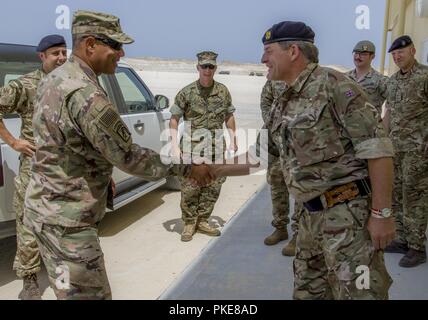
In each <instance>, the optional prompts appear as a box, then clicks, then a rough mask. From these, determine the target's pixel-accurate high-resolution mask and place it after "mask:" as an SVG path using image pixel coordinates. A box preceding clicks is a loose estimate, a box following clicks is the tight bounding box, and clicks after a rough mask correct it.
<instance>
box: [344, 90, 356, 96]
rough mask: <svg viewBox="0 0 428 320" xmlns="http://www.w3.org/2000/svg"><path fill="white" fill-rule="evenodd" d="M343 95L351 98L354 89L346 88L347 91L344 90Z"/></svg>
mask: <svg viewBox="0 0 428 320" xmlns="http://www.w3.org/2000/svg"><path fill="white" fill-rule="evenodd" d="M345 95H346V96H347V97H348V98H351V97H353V96H355V93H354V91H352V90H351V89H350V90H348V91H346V92H345Z"/></svg>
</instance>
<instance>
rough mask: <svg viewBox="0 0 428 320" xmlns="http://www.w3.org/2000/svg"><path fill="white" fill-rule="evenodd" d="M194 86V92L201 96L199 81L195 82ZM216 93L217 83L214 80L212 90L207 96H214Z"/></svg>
mask: <svg viewBox="0 0 428 320" xmlns="http://www.w3.org/2000/svg"><path fill="white" fill-rule="evenodd" d="M195 86H196V90H197V91H198V94H201V88H202V85H201V84H200V82H199V80H196V81H195ZM217 93H218V86H217V82H216V81H215V80H214V82H213V86H212V90H211V93H210V95H209V96H214V95H216V94H217Z"/></svg>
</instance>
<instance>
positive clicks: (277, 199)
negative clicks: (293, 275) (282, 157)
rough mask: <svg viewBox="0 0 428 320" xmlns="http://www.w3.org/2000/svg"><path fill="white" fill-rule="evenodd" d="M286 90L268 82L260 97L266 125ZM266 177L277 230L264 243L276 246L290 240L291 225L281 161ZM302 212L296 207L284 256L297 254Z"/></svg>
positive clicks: (280, 82)
mask: <svg viewBox="0 0 428 320" xmlns="http://www.w3.org/2000/svg"><path fill="white" fill-rule="evenodd" d="M285 89H286V85H285V82H283V81H270V80H268V81H266V84H265V85H264V86H263V90H262V94H261V97H260V109H261V112H262V118H263V122H264V123H267V121H268V119H269V114H270V111H271V109H272V105H273V104H274V101H275V100H276V99H279V98H280V96H281V95H282V94H283V92H284V91H285ZM266 177H267V182H268V183H269V184H270V186H271V200H272V215H273V220H272V226H273V227H274V228H275V230H274V232H273V233H272V234H271V235H270V236H268V237H267V238H266V239H265V241H264V243H265V244H266V245H274V244H277V243H278V242H280V241H282V240H287V239H288V232H287V225H288V224H289V223H290V219H289V218H288V213H289V212H290V208H289V196H288V190H287V186H286V184H285V180H284V172H283V171H282V169H281V164H280V162H279V160H278V161H275V162H273V163H270V164H269V165H268V169H267V175H266ZM300 210H301V208H299V205H295V208H294V214H293V216H292V217H291V219H292V220H293V223H292V225H291V230H292V231H293V237H292V239H291V240H290V241H289V243H288V244H287V245H286V246H285V247H284V248H283V249H282V254H283V255H284V256H294V254H295V249H296V238H297V230H298V223H299V222H298V215H299V212H300Z"/></svg>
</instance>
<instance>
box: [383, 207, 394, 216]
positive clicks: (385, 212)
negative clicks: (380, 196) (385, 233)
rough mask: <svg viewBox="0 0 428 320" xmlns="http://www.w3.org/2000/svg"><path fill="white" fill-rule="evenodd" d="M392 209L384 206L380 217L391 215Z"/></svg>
mask: <svg viewBox="0 0 428 320" xmlns="http://www.w3.org/2000/svg"><path fill="white" fill-rule="evenodd" d="M391 213H392V210H391V209H390V208H384V209H382V210H381V214H382V217H384V218H389V217H390V216H391Z"/></svg>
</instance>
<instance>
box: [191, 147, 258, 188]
mask: <svg viewBox="0 0 428 320" xmlns="http://www.w3.org/2000/svg"><path fill="white" fill-rule="evenodd" d="M251 169H256V170H257V171H258V170H260V162H258V161H257V162H256V161H255V160H254V159H253V158H252V157H251V156H250V155H249V153H248V152H247V153H245V154H242V155H240V156H236V157H234V158H233V159H227V160H223V163H220V164H219V163H214V164H212V162H211V161H208V160H207V159H206V158H198V159H195V160H194V161H193V163H192V167H191V172H190V176H189V177H188V179H190V181H191V182H192V184H194V185H195V186H206V185H209V184H210V183H212V182H213V181H215V180H216V179H218V178H221V177H227V176H245V175H249V174H250V170H251Z"/></svg>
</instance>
